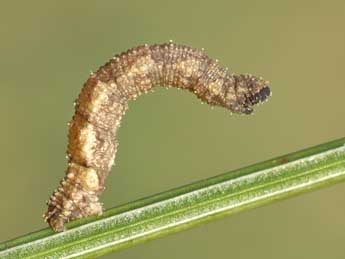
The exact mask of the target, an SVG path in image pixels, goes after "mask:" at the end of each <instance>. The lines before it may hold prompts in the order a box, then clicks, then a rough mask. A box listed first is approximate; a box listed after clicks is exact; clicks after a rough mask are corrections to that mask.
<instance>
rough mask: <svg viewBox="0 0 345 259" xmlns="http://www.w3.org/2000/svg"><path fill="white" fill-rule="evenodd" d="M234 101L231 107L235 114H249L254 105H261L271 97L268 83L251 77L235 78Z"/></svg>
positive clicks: (241, 76) (240, 76)
mask: <svg viewBox="0 0 345 259" xmlns="http://www.w3.org/2000/svg"><path fill="white" fill-rule="evenodd" d="M235 78H236V86H235V94H236V101H235V103H234V104H233V107H231V110H233V111H234V112H236V113H243V114H251V113H252V112H253V106H254V105H255V104H259V103H262V102H264V101H266V100H267V98H268V97H269V96H270V95H271V90H270V88H269V87H268V81H266V80H264V79H262V78H261V77H260V78H258V77H256V76H253V75H239V76H236V77H235Z"/></svg>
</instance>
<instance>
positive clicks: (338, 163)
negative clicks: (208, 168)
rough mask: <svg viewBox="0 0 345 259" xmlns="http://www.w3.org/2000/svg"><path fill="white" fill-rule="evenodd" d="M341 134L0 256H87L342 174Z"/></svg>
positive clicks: (2, 249)
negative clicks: (326, 141) (338, 136)
mask: <svg viewBox="0 0 345 259" xmlns="http://www.w3.org/2000/svg"><path fill="white" fill-rule="evenodd" d="M344 144H345V138H342V139H339V140H336V141H333V142H329V143H326V144H323V145H319V146H316V147H312V148H309V149H305V150H302V151H299V152H296V153H292V154H289V155H285V156H281V157H278V158H276V159H272V160H269V161H265V162H262V163H258V164H255V165H252V166H249V167H245V168H242V169H238V170H235V171H232V172H229V173H226V174H223V175H219V176H216V177H213V178H209V179H206V180H202V181H199V182H196V183H193V184H190V185H186V186H183V187H180V188H176V189H174V190H171V191H167V192H164V193H161V194H157V195H154V196H151V197H148V198H144V199H141V200H138V201H135V202H131V203H128V204H126V205H123V206H120V207H117V208H113V209H110V210H108V211H106V212H105V213H104V215H103V216H101V217H97V218H95V217H94V218H87V219H82V220H79V221H74V222H71V223H69V224H67V229H68V230H67V231H65V232H62V233H54V232H53V231H52V230H50V229H43V230H41V231H38V232H35V233H31V234H28V235H25V236H22V237H19V238H16V239H14V240H10V241H7V242H4V243H2V244H0V258H48V257H50V258H62V257H63V258H76V257H78V258H92V257H97V256H100V255H103V254H107V253H110V252H112V251H117V250H119V249H123V248H126V247H130V246H133V245H136V244H138V243H142V242H145V241H148V240H151V239H155V238H158V237H161V236H166V235H168V234H171V233H174V232H178V231H181V230H184V229H188V228H191V227H193V226H196V225H199V224H202V223H205V222H208V221H211V220H215V219H217V218H219V217H223V216H225V215H230V214H234V213H237V212H240V211H243V210H247V209H250V208H255V207H258V206H261V205H264V204H268V203H272V202H274V201H278V200H281V199H284V198H287V197H291V196H294V195H296V194H299V193H302V192H306V191H310V190H314V189H317V188H320V187H323V186H328V185H330V184H334V183H338V182H341V181H344V180H345V146H344Z"/></svg>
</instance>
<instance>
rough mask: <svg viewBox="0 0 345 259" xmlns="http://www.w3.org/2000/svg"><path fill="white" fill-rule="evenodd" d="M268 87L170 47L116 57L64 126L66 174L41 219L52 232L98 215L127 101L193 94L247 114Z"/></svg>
mask: <svg viewBox="0 0 345 259" xmlns="http://www.w3.org/2000/svg"><path fill="white" fill-rule="evenodd" d="M267 84H268V82H267V81H265V80H263V79H262V78H257V77H255V76H252V75H234V74H231V73H229V72H228V71H227V69H224V68H221V67H220V66H219V65H218V64H217V61H215V60H212V59H211V58H209V57H208V56H207V55H206V54H205V53H204V51H202V50H198V49H195V48H191V47H188V46H183V45H178V44H174V43H171V42H170V43H167V44H159V45H143V46H139V47H136V48H133V49H130V50H128V51H127V52H125V53H122V54H120V55H116V56H115V57H113V58H112V59H111V60H110V61H109V62H108V63H106V64H105V65H104V66H102V67H100V68H99V69H98V71H97V72H96V73H93V74H91V76H90V77H89V78H88V80H87V81H86V82H85V84H84V87H83V89H82V91H81V93H80V95H79V97H78V99H77V101H76V106H75V114H74V116H73V119H72V121H71V123H70V124H69V135H68V138H69V143H68V150H67V154H68V159H69V162H68V168H67V171H66V176H65V177H64V178H63V180H62V181H61V184H60V187H59V188H58V189H57V190H56V191H55V192H54V193H53V195H52V196H51V197H50V199H49V201H48V202H47V205H48V211H47V212H46V213H45V214H44V219H45V220H46V221H47V222H48V223H49V225H50V226H51V227H52V228H53V229H54V230H55V231H63V230H64V224H65V223H66V222H68V221H70V220H73V219H77V218H82V217H87V216H90V215H100V214H101V213H102V205H101V203H100V202H99V200H98V197H99V196H100V194H101V193H102V192H103V190H104V181H105V178H106V177H107V175H108V173H109V170H110V168H111V167H112V165H113V163H114V158H115V154H116V150H117V148H118V143H117V141H116V135H117V131H118V129H119V127H120V123H121V118H122V116H123V115H124V113H125V111H126V109H127V105H128V101H130V100H133V99H136V98H137V97H138V96H139V95H141V94H142V93H147V92H148V91H150V90H151V89H152V88H153V87H154V86H157V85H161V86H173V87H177V88H182V89H187V90H189V91H191V92H193V93H194V94H195V95H196V96H197V97H198V98H200V99H201V100H202V101H203V102H206V103H208V104H210V105H212V106H221V107H224V108H226V109H228V110H230V111H231V112H234V113H243V114H250V113H252V111H253V108H252V106H253V105H254V104H257V103H259V102H263V101H264V100H266V99H267V97H268V96H269V95H270V89H269V87H268V85H267Z"/></svg>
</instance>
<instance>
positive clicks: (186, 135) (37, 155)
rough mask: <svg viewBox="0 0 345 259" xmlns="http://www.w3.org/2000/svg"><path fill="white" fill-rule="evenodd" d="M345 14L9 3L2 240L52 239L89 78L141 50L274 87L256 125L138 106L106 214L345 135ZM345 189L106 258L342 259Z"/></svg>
mask: <svg viewBox="0 0 345 259" xmlns="http://www.w3.org/2000/svg"><path fill="white" fill-rule="evenodd" d="M344 25H345V2H344V1H343V0H339V1H312V0H308V1H297V0H294V1H274V0H269V1H240V0H237V1H207V2H206V1H204V2H201V1H176V0H175V1H166V2H165V1H148V0H147V1H2V3H1V9H0V33H1V34H0V71H1V77H0V89H1V95H0V116H1V128H0V142H1V149H0V157H1V158H0V161H1V188H0V197H1V203H0V204H1V205H0V206H1V215H0V222H1V230H0V241H4V240H7V239H9V238H14V237H16V236H18V235H21V234H25V233H28V232H31V231H35V230H38V229H41V228H44V227H46V224H45V223H44V222H43V220H42V218H41V215H42V213H43V212H44V211H45V209H46V205H45V201H46V200H47V199H48V197H49V196H50V194H51V193H52V191H53V190H54V189H55V188H56V187H57V185H58V182H59V180H60V179H61V178H62V177H63V175H64V170H65V168H66V159H65V150H66V144H67V122H68V121H69V120H70V119H71V117H72V115H73V101H74V100H75V98H76V97H77V95H78V93H79V91H80V89H81V86H82V84H83V82H84V81H85V80H86V78H87V77H88V75H89V71H90V70H95V69H97V68H98V67H99V66H100V65H103V64H104V63H105V62H106V61H107V60H108V59H110V58H111V57H112V55H113V54H116V53H119V52H121V51H124V50H126V49H128V48H131V47H134V46H136V45H139V44H143V43H149V44H151V43H163V42H167V41H168V40H170V39H173V40H174V41H175V42H176V43H183V44H188V45H190V46H193V47H197V48H202V47H203V48H205V49H206V52H207V53H208V54H209V55H210V56H211V57H213V58H217V59H219V60H220V63H221V64H222V65H224V66H228V67H229V68H230V69H231V70H232V71H234V72H238V73H247V72H248V73H253V74H256V75H261V76H263V77H264V78H266V79H268V80H270V82H271V87H272V90H273V97H272V98H271V99H270V101H269V102H268V103H266V104H265V105H263V106H260V107H258V108H257V109H256V113H255V115H254V116H236V115H233V116H230V115H229V113H228V112H227V111H225V110H223V109H210V107H208V106H207V105H201V104H200V101H198V100H197V99H196V98H195V96H193V95H192V94H190V93H188V92H184V91H177V90H176V89H169V91H167V90H165V89H163V88H158V89H157V90H156V91H155V92H154V93H151V94H148V95H146V96H143V97H141V98H139V99H138V100H137V101H135V102H132V103H130V109H129V111H128V112H127V114H126V116H125V118H124V121H123V125H122V128H121V130H120V136H119V138H120V149H119V152H118V155H117V158H116V167H115V168H113V170H112V172H111V174H110V176H109V178H108V181H107V189H106V191H105V193H104V195H103V196H102V200H103V201H104V203H105V206H106V207H107V208H109V207H113V206H116V205H119V204H122V203H126V202H129V201H132V200H134V199H138V198H141V197H144V196H147V195H150V194H154V193H157V192H161V191H164V190H168V189H170V188H173V187H177V186H180V185H184V184H187V183H190V182H193V181H196V180H200V179H204V178H207V177H211V176H214V175H217V174H220V173H223V172H226V171H229V170H231V169H235V168H239V167H243V166H247V165H250V164H252V163H255V162H259V161H261V160H266V159H269V158H272V157H275V156H278V155H282V154H286V153H288V152H292V151H296V150H299V149H302V148H305V147H309V146H313V145H316V144H319V143H322V142H326V141H330V140H333V139H336V138H339V137H343V136H344V128H345V121H344V117H345V109H344V101H345V98H344V97H345V27H344ZM344 187H345V185H344V184H339V185H336V186H332V187H330V188H327V189H322V190H320V191H317V192H313V193H309V194H305V195H302V196H299V197H296V198H293V199H289V200H286V201H283V202H279V203H277V204H273V205H270V206H266V207H262V208H258V209H255V210H251V211H248V212H245V213H241V214H237V215H235V216H231V217H227V218H225V219H222V220H219V221H216V222H213V223H209V224H207V225H204V226H200V227H198V228H195V229H192V230H189V231H185V232H182V233H178V234H175V235H172V236H169V237H166V238H162V239H160V240H155V241H151V242H149V243H146V244H143V245H139V246H136V247H133V248H130V249H127V250H123V251H120V252H118V253H115V254H112V255H108V256H104V257H103V258H125V259H127V258H157V259H160V258H166V259H170V258H171V259H173V258H198V259H201V258H224V257H229V258H230V257H231V258H266V259H267V258H280V259H285V258H313V259H316V258H345V248H344V240H345V220H344V219H345V202H344V201H345V188H344Z"/></svg>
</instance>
